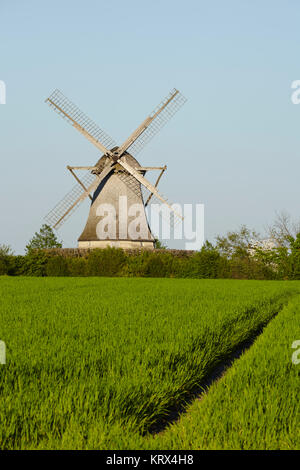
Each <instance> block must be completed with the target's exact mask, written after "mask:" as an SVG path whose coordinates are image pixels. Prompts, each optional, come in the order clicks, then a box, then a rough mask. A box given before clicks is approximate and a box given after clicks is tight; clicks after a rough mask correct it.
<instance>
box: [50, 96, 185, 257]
mask: <svg viewBox="0 0 300 470" xmlns="http://www.w3.org/2000/svg"><path fill="white" fill-rule="evenodd" d="M185 101H186V100H185V98H184V97H183V96H182V95H181V94H180V93H179V91H178V90H176V89H174V90H173V91H172V92H171V93H170V94H169V95H168V96H167V97H166V98H165V99H164V100H163V101H162V102H161V103H160V104H159V105H158V107H157V108H155V110H154V111H153V112H152V113H151V114H150V115H149V116H148V117H147V118H146V119H145V120H144V121H143V122H142V124H141V125H140V126H139V127H138V128H137V129H136V130H135V131H134V132H133V133H132V134H131V135H130V136H129V137H128V139H127V140H126V141H125V142H124V143H123V144H122V145H120V146H117V145H116V143H115V141H114V140H113V139H112V138H111V137H110V136H108V134H106V132H104V131H103V130H102V129H100V128H99V127H98V126H97V125H96V124H95V123H94V122H93V121H92V120H91V119H90V118H88V117H87V116H86V115H85V114H84V113H82V111H80V109H79V108H78V107H77V106H76V105H74V104H73V103H72V102H71V101H69V100H68V98H66V97H65V96H64V95H63V94H62V93H61V92H60V91H58V90H55V91H54V93H52V95H51V96H50V97H49V98H47V100H46V102H47V103H48V104H49V105H50V106H51V107H52V108H53V109H54V110H55V111H56V112H57V113H58V114H60V115H61V116H62V117H63V118H64V119H66V120H67V121H68V122H69V123H70V124H71V125H72V126H73V127H75V129H76V130H78V131H79V132H80V133H81V134H82V135H83V136H84V137H86V139H87V140H89V141H90V142H91V143H92V144H94V146H95V147H96V148H97V149H98V150H100V151H101V152H102V153H103V156H102V157H101V158H100V159H99V160H98V161H97V163H96V164H95V165H94V166H68V167H67V168H68V170H69V171H70V172H71V173H72V175H73V176H74V178H75V179H76V181H77V184H76V186H74V187H73V188H72V189H71V191H69V192H68V193H67V194H66V196H65V197H64V198H63V199H62V200H61V201H60V202H59V203H58V204H57V205H56V206H55V207H54V209H52V211H50V212H49V214H48V215H47V216H46V218H45V219H46V221H47V223H48V224H49V225H50V226H52V227H53V228H55V229H58V228H59V227H60V226H61V225H62V223H63V222H64V221H65V220H66V219H67V218H68V217H69V216H70V215H71V214H72V213H73V212H74V211H75V209H76V208H77V207H78V206H79V204H80V203H81V202H82V201H83V200H85V199H86V198H87V197H89V198H90V200H91V206H90V211H89V215H88V219H87V222H86V225H85V228H84V230H83V232H82V234H81V235H80V237H79V239H78V246H79V248H105V247H106V246H116V247H120V248H140V247H143V248H149V249H153V248H154V237H153V235H152V233H151V230H150V227H149V224H148V221H147V217H146V213H145V207H146V206H147V205H148V204H149V203H150V202H151V203H152V202H154V201H157V202H158V203H159V204H164V205H165V206H166V207H167V208H168V209H169V211H170V213H172V214H173V216H174V218H176V217H177V219H178V220H180V219H182V216H181V214H178V213H177V212H176V210H174V208H173V207H172V204H171V203H170V202H168V200H167V199H166V198H165V197H163V196H162V195H161V194H160V193H159V192H158V190H157V185H158V182H159V180H160V178H161V176H162V174H163V173H164V171H165V170H166V168H167V167H166V166H162V167H143V166H141V165H140V163H139V162H138V161H137V160H136V158H135V157H136V156H137V154H138V153H139V152H140V151H141V150H142V149H143V147H144V146H145V145H146V144H147V143H148V141H149V140H151V139H152V137H153V136H154V135H155V134H157V133H158V131H159V130H160V129H161V128H162V127H163V126H164V125H165V124H166V122H167V121H168V120H169V119H170V118H171V117H172V116H173V115H174V114H175V112H176V111H177V110H178V109H179V108H180V107H181V106H182V105H183V104H184V103H185ZM77 170H84V171H85V172H86V173H85V176H84V177H80V178H79V176H78V174H77V173H76V171H77ZM151 170H156V171H157V170H158V171H159V175H158V178H157V179H156V182H155V183H150V181H149V180H148V179H146V178H145V174H146V172H148V171H151Z"/></svg>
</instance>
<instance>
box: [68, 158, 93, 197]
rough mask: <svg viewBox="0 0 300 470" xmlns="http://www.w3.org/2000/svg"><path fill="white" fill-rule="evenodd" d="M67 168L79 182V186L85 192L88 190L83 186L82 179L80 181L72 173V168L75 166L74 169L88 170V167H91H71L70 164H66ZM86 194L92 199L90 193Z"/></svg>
mask: <svg viewBox="0 0 300 470" xmlns="http://www.w3.org/2000/svg"><path fill="white" fill-rule="evenodd" d="M67 168H68V170H69V171H70V172H71V173H72V175H73V176H74V178H75V179H76V181H77V183H79V184H80V186H81V187H82V188H83V189H84V191H85V192H86V193H87V192H88V190H87V188H86V187H85V186H84V184H83V183H82V181H80V179H79V178H78V176H77V175H76V174H75V173H74V171H73V169H75V168H76V169H78V170H79V169H85V170H88V169H89V168H92V167H74V166H73V167H72V166H69V165H68V166H67ZM93 168H94V167H93ZM88 196H89V198H90V200H91V201H92V200H93V198H92V196H91V195H90V193H88Z"/></svg>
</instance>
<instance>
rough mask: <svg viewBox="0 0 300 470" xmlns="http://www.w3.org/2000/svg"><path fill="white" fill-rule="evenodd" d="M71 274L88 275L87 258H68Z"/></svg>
mask: <svg viewBox="0 0 300 470" xmlns="http://www.w3.org/2000/svg"><path fill="white" fill-rule="evenodd" d="M67 265H68V272H69V276H73V277H75V276H86V275H87V260H86V259H85V258H67Z"/></svg>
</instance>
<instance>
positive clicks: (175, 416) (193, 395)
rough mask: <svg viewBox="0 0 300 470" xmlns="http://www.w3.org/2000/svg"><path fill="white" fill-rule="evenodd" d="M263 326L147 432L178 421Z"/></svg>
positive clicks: (164, 427) (247, 346)
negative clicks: (179, 404)
mask: <svg viewBox="0 0 300 470" xmlns="http://www.w3.org/2000/svg"><path fill="white" fill-rule="evenodd" d="M275 316H276V315H275ZM273 318H274V317H272V319H273ZM272 319H271V320H272ZM265 327H266V324H264V325H263V326H261V327H260V328H259V329H258V330H256V331H255V332H254V333H253V335H252V337H251V338H250V339H247V340H245V341H243V342H242V343H240V344H239V345H238V346H237V347H236V348H235V350H234V351H233V352H232V353H231V354H230V355H229V356H228V357H226V358H224V360H223V361H222V362H221V363H220V364H219V365H217V366H216V367H215V368H213V370H212V371H211V372H210V373H209V374H208V375H207V376H206V378H205V379H204V380H203V381H202V382H201V383H200V384H199V385H198V386H197V387H196V388H194V389H193V390H191V392H190V393H189V396H188V398H187V399H186V400H185V402H184V403H183V404H182V405H181V406H180V407H178V408H176V409H172V410H171V411H170V412H169V414H168V415H167V416H166V417H165V418H164V419H163V420H161V421H159V422H157V423H155V424H154V425H153V426H152V427H151V428H150V429H149V431H148V432H149V433H150V434H152V435H154V434H159V433H161V432H163V431H164V430H165V429H166V428H167V427H169V426H170V425H171V424H173V423H175V422H176V421H178V420H179V418H180V417H181V415H183V414H185V413H186V411H187V408H188V407H189V405H190V404H191V403H192V402H193V401H194V400H201V399H202V398H203V397H204V395H205V394H206V393H207V392H208V391H209V387H210V386H211V385H212V384H213V383H214V382H217V381H218V380H220V379H221V378H222V377H223V375H224V374H225V372H226V371H227V369H229V367H231V366H232V365H233V363H234V362H235V361H236V360H237V359H239V357H240V356H241V355H242V354H243V353H244V352H246V351H247V350H248V349H249V348H250V347H251V346H252V344H253V343H254V342H255V340H256V338H257V337H258V336H260V335H261V334H262V332H263V331H264V328H265Z"/></svg>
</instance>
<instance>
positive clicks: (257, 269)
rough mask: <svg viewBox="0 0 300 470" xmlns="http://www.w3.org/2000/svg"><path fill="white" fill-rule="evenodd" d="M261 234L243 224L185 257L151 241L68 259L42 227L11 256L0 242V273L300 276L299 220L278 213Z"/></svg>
mask: <svg viewBox="0 0 300 470" xmlns="http://www.w3.org/2000/svg"><path fill="white" fill-rule="evenodd" d="M267 233H268V238H262V237H260V236H259V234H258V233H256V232H255V231H254V230H251V229H249V228H248V227H247V226H245V225H243V226H241V227H240V228H239V229H238V230H236V231H231V232H228V233H227V234H226V235H224V236H217V237H216V240H215V242H214V243H211V242H208V241H206V243H205V244H204V246H203V247H202V248H201V250H200V251H197V252H193V253H191V254H188V253H187V255H186V256H185V254H184V253H182V255H181V256H178V254H174V253H173V252H172V250H167V249H165V248H166V247H165V246H164V245H163V244H162V243H161V242H160V241H158V240H157V242H156V248H157V249H156V250H153V251H150V250H149V251H148V250H145V251H141V252H136V253H134V252H133V253H132V252H131V253H128V252H126V251H124V250H122V249H117V248H106V249H95V250H91V251H90V252H88V253H86V255H84V256H77V257H76V256H75V257H74V256H65V255H62V254H60V252H59V248H61V247H62V243H61V242H60V241H59V240H58V239H57V237H56V235H55V234H54V232H53V231H52V229H51V227H49V226H48V225H43V226H42V227H41V229H40V231H39V232H36V233H35V235H34V236H33V238H32V239H31V240H30V241H29V243H28V244H27V246H26V253H25V255H14V253H13V252H12V250H11V248H10V247H9V246H8V245H0V275H10V276H20V275H21V276H127V277H136V276H139V277H175V278H211V279H218V278H219V279H221V278H222V279H224V278H229V279H278V280H289V279H290V280H295V279H300V223H294V222H293V221H292V220H291V217H290V216H289V215H288V214H287V213H281V214H279V215H277V218H276V220H275V222H274V223H273V224H272V225H271V226H270V227H268V228H267ZM57 249H58V250H57Z"/></svg>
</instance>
